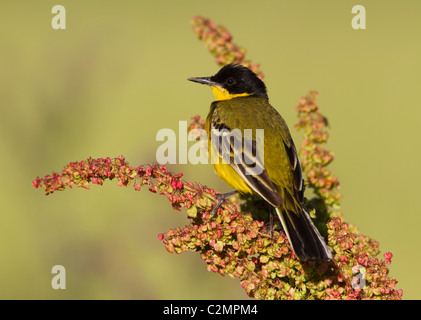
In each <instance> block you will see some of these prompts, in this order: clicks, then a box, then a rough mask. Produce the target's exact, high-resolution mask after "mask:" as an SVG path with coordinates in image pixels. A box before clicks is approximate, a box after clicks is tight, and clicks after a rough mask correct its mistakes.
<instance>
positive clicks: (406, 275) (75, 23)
mask: <svg viewBox="0 0 421 320" xmlns="http://www.w3.org/2000/svg"><path fill="white" fill-rule="evenodd" d="M56 4H61V5H63V6H64V7H65V8H66V17H67V29H66V30H53V29H52V27H51V19H52V18H53V16H54V14H52V13H51V9H52V7H53V6H54V5H56ZM356 4H361V5H364V6H365V8H366V11H367V29H366V30H353V29H352V28H351V20H352V17H353V14H352V13H351V8H352V7H353V6H354V5H356ZM195 15H202V16H205V17H208V18H210V19H212V20H214V21H215V22H216V23H218V24H222V25H224V26H226V27H227V28H228V30H230V32H231V33H232V34H233V35H234V41H235V42H236V43H237V44H239V45H241V46H244V47H245V48H246V49H247V50H248V56H247V57H248V58H249V59H251V60H252V61H254V62H257V63H260V64H261V69H262V71H263V72H264V74H265V81H266V84H267V86H268V89H269V96H270V98H271V103H272V104H273V105H274V106H275V107H276V108H277V109H278V110H279V111H280V113H281V114H282V115H283V116H284V118H285V119H286V121H287V122H288V123H289V125H290V127H291V130H292V134H293V136H294V138H295V140H296V144H297V145H300V144H301V139H302V138H301V135H300V134H299V133H297V132H296V131H295V130H294V129H293V128H292V126H293V124H294V123H296V120H297V118H296V114H295V105H296V102H297V101H298V99H299V98H300V97H301V96H304V95H306V94H307V92H308V91H309V90H317V91H319V92H320V96H319V106H320V107H321V109H322V112H323V113H324V115H326V116H327V117H328V119H329V122H330V127H331V138H330V140H329V144H328V149H329V150H333V151H334V152H335V154H336V159H335V162H334V163H333V164H332V166H331V169H332V171H333V173H334V174H335V175H337V176H338V178H339V179H340V181H341V184H342V189H341V192H342V193H343V195H344V198H343V201H342V210H343V212H344V215H345V218H346V221H348V222H351V223H353V224H356V225H357V226H359V228H360V231H361V233H363V234H366V235H369V236H371V237H373V238H374V239H376V240H378V241H379V242H380V249H381V250H382V253H384V252H386V251H391V252H392V253H393V255H394V257H393V260H392V264H391V266H390V271H391V273H390V275H391V276H392V277H394V278H396V279H397V280H398V281H399V283H398V288H402V289H403V290H404V296H403V297H404V298H405V299H418V298H420V294H419V285H420V280H419V278H418V271H419V269H420V268H421V259H420V251H419V245H420V241H419V226H420V222H421V221H420V215H419V212H420V209H419V205H418V203H419V196H418V194H419V189H418V188H419V184H420V178H421V168H420V164H421V161H420V160H421V150H420V138H421V129H420V125H419V119H420V116H421V111H420V110H421V108H420V95H419V93H420V84H421V81H420V76H421V72H420V67H421V62H420V57H421V41H420V34H421V26H420V18H419V17H420V16H421V1H419V0H413V1H409V0H407V1H397V0H395V1H380V0H377V1H375V0H370V1H364V0H361V1H348V0H342V1H333V0H331V1H309V0H308V1H277V2H276V3H275V2H274V1H226V0H223V1H221V0H212V1H187V0H177V1H170V0H166V1H163V0H161V1H117V0H115V1H81V0H72V1H65V0H63V1H60V2H56V1H45V0H44V1H23V0H22V1H5V0H3V1H2V2H1V5H0V30H1V31H0V45H1V50H0V75H1V76H0V133H1V136H0V148H1V149H0V150H1V157H0V168H1V177H2V183H1V184H0V188H1V192H0V195H1V204H0V210H1V223H0V237H1V238H0V298H3V299H15V298H20V299H132V298H133V299H236V298H239V299H242V298H246V295H245V293H244V291H243V289H242V288H241V286H240V285H239V281H238V279H235V280H232V279H230V278H228V277H226V278H223V277H221V276H220V275H217V274H214V273H210V272H208V271H206V266H205V264H204V263H203V262H202V260H201V259H200V257H199V255H198V254H195V253H184V254H181V255H176V254H169V253H167V251H166V250H165V248H164V246H163V245H162V243H161V242H160V241H159V240H158V237H157V235H158V234H159V233H161V232H166V231H167V230H168V229H170V228H173V227H176V226H181V227H182V226H184V225H185V224H187V222H188V220H187V218H186V215H185V212H184V211H182V212H181V213H178V212H175V211H173V210H172V209H171V206H170V204H169V202H168V201H167V200H166V199H165V198H164V197H160V196H158V195H154V194H151V193H150V192H148V191H147V190H142V191H141V192H136V191H134V190H133V188H121V187H118V186H116V184H115V183H114V182H108V183H106V184H105V185H104V186H102V187H99V186H93V187H92V189H91V190H90V191H87V190H84V189H77V190H76V189H74V190H68V191H66V192H57V193H54V194H53V195H50V196H45V195H44V193H43V191H42V190H37V189H35V188H33V187H32V185H31V181H32V180H33V179H34V178H36V177H37V176H44V175H46V174H49V173H51V172H53V171H61V170H62V168H63V166H64V165H66V164H67V163H69V162H70V161H80V160H83V159H86V158H87V157H89V156H92V157H94V158H95V157H96V158H98V157H107V156H109V157H116V156H119V155H124V156H126V158H127V160H128V161H129V162H130V163H131V164H132V165H136V166H137V165H140V164H147V163H153V162H154V161H155V151H156V149H157V147H158V146H159V145H160V144H161V142H157V141H155V135H156V133H157V132H158V130H160V129H162V128H171V129H173V130H178V121H179V120H189V119H190V117H191V116H194V115H196V114H200V115H202V116H205V115H206V114H207V111H208V108H209V104H210V102H211V101H212V99H213V96H212V94H211V91H210V90H209V89H207V88H205V87H202V86H198V85H194V84H192V83H189V82H188V81H186V79H187V78H188V77H191V76H206V75H211V74H214V73H215V72H216V71H217V70H218V68H217V66H216V65H215V63H214V58H213V57H212V56H211V55H210V54H209V53H208V52H207V51H206V50H205V48H204V46H203V44H202V43H201V42H200V41H199V40H198V39H197V38H196V36H195V35H194V33H193V32H192V29H191V26H190V19H191V18H192V17H193V16H195ZM171 168H172V169H173V170H174V171H176V172H183V173H184V175H185V179H186V180H188V181H199V182H201V183H203V184H206V185H208V186H210V187H213V188H216V189H218V190H220V191H226V190H229V188H228V187H226V186H225V185H224V184H223V183H222V182H220V181H219V180H218V178H217V177H216V176H215V175H214V174H213V171H212V168H211V166H210V165H197V166H193V165H180V166H178V167H177V166H173V167H171ZM57 264H60V265H63V266H65V268H66V272H67V277H66V279H67V289H66V290H53V289H52V287H51V279H52V276H53V275H52V274H51V268H52V267H53V266H54V265H57Z"/></svg>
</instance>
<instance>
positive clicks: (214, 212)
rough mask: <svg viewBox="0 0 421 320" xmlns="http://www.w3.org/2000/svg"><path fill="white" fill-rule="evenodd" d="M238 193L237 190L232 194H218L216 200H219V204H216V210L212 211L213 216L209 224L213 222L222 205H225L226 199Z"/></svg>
mask: <svg viewBox="0 0 421 320" xmlns="http://www.w3.org/2000/svg"><path fill="white" fill-rule="evenodd" d="M236 193H238V191H237V190H235V191H231V192H227V193H217V194H216V195H215V196H216V199H218V203H217V204H216V207H215V209H213V211H212V215H211V216H210V218H209V220H208V222H209V221H211V220H212V218H213V217H214V216H215V214H216V213H217V212H218V209H219V207H221V205H222V204H223V203H224V201H225V198H226V197H229V196H232V195H233V194H236Z"/></svg>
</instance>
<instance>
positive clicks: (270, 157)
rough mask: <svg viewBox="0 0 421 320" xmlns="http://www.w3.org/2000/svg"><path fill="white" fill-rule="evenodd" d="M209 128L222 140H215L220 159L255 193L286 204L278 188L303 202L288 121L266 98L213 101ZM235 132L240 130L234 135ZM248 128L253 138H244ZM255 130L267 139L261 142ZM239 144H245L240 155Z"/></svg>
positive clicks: (278, 203) (295, 153)
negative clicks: (286, 190)
mask: <svg viewBox="0 0 421 320" xmlns="http://www.w3.org/2000/svg"><path fill="white" fill-rule="evenodd" d="M208 125H209V131H211V132H213V133H212V135H213V139H219V140H213V141H219V143H217V144H218V145H217V146H216V150H218V153H219V155H220V157H221V158H222V159H224V160H226V162H228V163H230V164H231V166H232V167H233V169H234V170H235V171H236V172H237V174H239V175H240V177H241V178H242V179H243V181H245V182H246V183H247V184H248V185H249V186H250V187H251V188H252V189H253V190H254V191H255V192H256V193H258V194H259V195H261V196H262V197H263V198H264V199H266V200H267V201H268V202H269V203H271V204H272V205H273V206H275V207H279V206H280V205H281V204H282V203H283V199H282V197H281V195H280V193H279V190H278V188H279V187H282V188H286V189H291V190H289V192H292V193H293V194H297V195H298V198H299V199H302V192H303V182H302V176H301V168H300V164H299V161H298V157H297V151H296V149H295V146H294V143H293V141H292V139H291V136H290V133H289V130H288V127H287V125H286V123H285V121H284V120H283V119H282V117H281V116H280V115H279V113H278V112H277V111H276V110H275V109H274V108H273V107H272V106H271V105H270V104H269V103H268V101H267V100H266V99H263V98H253V97H246V98H236V99H232V100H226V101H218V102H214V103H213V104H212V107H211V114H210V118H209V119H208ZM212 129H214V130H212ZM234 129H239V130H238V131H237V132H236V133H233V131H234ZM246 129H253V130H252V136H251V137H245V135H244V132H245V131H246ZM256 129H263V130H264V140H262V139H259V137H258V136H257V132H256ZM223 130H226V131H228V132H229V133H230V134H227V133H225V134H224V133H223ZM239 142H242V143H239ZM238 145H242V149H241V152H239V150H238ZM247 146H249V147H247ZM227 147H229V148H230V149H227ZM238 154H241V157H239V156H238ZM265 155H266V157H265ZM253 161H254V162H253ZM292 189H294V190H292Z"/></svg>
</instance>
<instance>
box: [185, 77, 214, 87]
mask: <svg viewBox="0 0 421 320" xmlns="http://www.w3.org/2000/svg"><path fill="white" fill-rule="evenodd" d="M187 80H189V81H193V82H197V83H201V84H206V85H208V86H213V87H215V86H218V83H216V82H214V81H212V80H211V79H210V77H195V78H188V79H187Z"/></svg>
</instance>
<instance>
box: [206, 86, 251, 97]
mask: <svg viewBox="0 0 421 320" xmlns="http://www.w3.org/2000/svg"><path fill="white" fill-rule="evenodd" d="M211 88H212V91H213V94H214V95H215V98H216V100H229V99H233V98H237V97H247V96H250V95H251V94H250V93H234V94H233V93H229V92H228V90H227V89H224V88H222V87H216V86H211Z"/></svg>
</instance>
